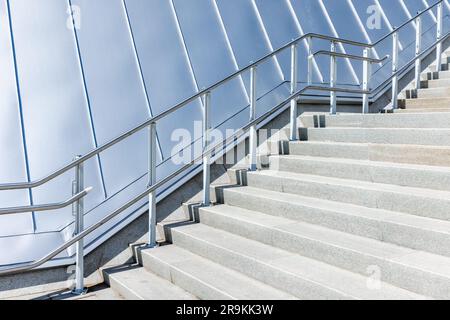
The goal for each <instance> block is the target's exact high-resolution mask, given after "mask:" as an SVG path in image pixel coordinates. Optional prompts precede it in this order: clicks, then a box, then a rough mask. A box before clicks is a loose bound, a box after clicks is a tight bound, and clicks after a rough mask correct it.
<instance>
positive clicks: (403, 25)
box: [371, 0, 445, 47]
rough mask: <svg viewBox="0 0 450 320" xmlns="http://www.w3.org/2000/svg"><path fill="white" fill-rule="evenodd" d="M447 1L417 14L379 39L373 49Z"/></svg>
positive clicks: (441, 1) (442, 0)
mask: <svg viewBox="0 0 450 320" xmlns="http://www.w3.org/2000/svg"><path fill="white" fill-rule="evenodd" d="M444 1H445V0H440V1H438V2H436V3H435V4H433V5H431V6H429V7H428V8H426V9H425V10H423V11H419V12H417V14H416V15H415V16H414V17H412V18H411V19H409V20H408V21H405V22H404V23H402V24H401V25H400V26H398V27H395V28H394V30H392V31H391V32H390V33H388V34H386V35H384V36H383V37H381V38H380V39H378V40H377V41H375V42H374V43H373V44H372V46H371V47H375V46H376V45H378V44H380V43H381V42H383V41H384V40H386V39H387V38H389V37H390V36H392V35H393V34H394V33H396V32H398V31H399V30H400V29H402V28H404V27H405V26H407V25H408V24H410V23H411V22H413V21H415V20H416V19H417V18H420V17H421V16H422V15H423V14H425V13H427V12H429V11H430V10H432V9H434V8H435V7H437V6H438V5H439V4H443V3H444Z"/></svg>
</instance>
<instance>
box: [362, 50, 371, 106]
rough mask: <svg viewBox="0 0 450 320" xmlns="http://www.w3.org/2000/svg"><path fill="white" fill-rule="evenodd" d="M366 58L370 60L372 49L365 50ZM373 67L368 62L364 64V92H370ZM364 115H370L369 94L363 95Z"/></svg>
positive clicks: (365, 61)
mask: <svg viewBox="0 0 450 320" xmlns="http://www.w3.org/2000/svg"><path fill="white" fill-rule="evenodd" d="M363 55H364V58H367V59H368V58H370V48H365V49H364V54H363ZM371 66H372V63H371V62H370V61H368V60H364V62H363V90H364V91H369V90H370V77H371ZM363 113H364V114H365V113H369V94H368V93H364V94H363Z"/></svg>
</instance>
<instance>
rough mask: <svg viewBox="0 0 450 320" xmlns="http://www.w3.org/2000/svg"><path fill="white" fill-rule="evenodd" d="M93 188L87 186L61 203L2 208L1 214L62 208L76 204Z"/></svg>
mask: <svg viewBox="0 0 450 320" xmlns="http://www.w3.org/2000/svg"><path fill="white" fill-rule="evenodd" d="M92 189H93V188H92V187H89V188H86V189H84V190H83V191H81V192H79V193H77V194H75V195H73V196H72V197H70V198H69V199H67V200H66V201H63V202H59V203H51V204H43V205H32V206H23V207H10V208H3V209H0V216H2V215H8V214H15V213H25V212H30V211H34V212H37V211H51V210H57V209H62V208H65V207H68V206H70V205H71V204H74V203H75V202H77V201H78V200H80V199H81V198H83V197H85V196H87V194H88V193H89V192H91V191H92Z"/></svg>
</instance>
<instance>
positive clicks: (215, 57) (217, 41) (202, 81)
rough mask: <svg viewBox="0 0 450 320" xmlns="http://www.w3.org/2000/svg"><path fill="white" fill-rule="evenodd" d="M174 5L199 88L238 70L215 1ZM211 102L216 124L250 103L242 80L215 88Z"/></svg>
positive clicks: (178, 0) (180, 1)
mask: <svg viewBox="0 0 450 320" xmlns="http://www.w3.org/2000/svg"><path fill="white" fill-rule="evenodd" d="M174 4H175V9H176V13H177V17H178V19H179V22H180V26H181V29H182V30H183V35H184V41H185V43H186V46H187V51H188V53H189V56H190V59H191V62H192V67H193V69H194V74H195V78H196V80H197V84H198V86H199V88H203V87H208V86H209V85H211V84H213V83H215V82H217V81H219V80H222V79H223V78H224V77H226V76H228V75H229V74H231V73H233V72H235V71H237V69H238V68H237V66H236V64H235V63H234V61H233V59H234V57H233V55H232V52H231V48H230V47H229V45H228V43H227V40H226V37H225V33H224V30H223V29H222V27H221V24H220V20H219V16H218V13H217V12H216V8H215V6H214V4H213V3H212V2H211V1H204V0H191V1H185V0H174ZM211 103H212V108H211V110H212V112H211V117H212V125H213V126H214V127H215V126H216V125H217V124H219V123H221V122H222V121H224V120H226V119H228V118H229V117H230V116H232V115H233V114H234V113H235V112H236V111H238V110H240V108H242V107H244V106H246V105H247V104H248V97H247V93H246V92H245V88H244V84H243V81H242V79H241V78H240V77H238V78H236V79H234V80H232V81H230V82H228V83H227V84H225V85H223V86H222V87H220V88H218V89H216V90H214V91H213V92H212V95H211Z"/></svg>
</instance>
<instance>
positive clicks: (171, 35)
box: [125, 0, 202, 158]
mask: <svg viewBox="0 0 450 320" xmlns="http://www.w3.org/2000/svg"><path fill="white" fill-rule="evenodd" d="M125 3H126V8H127V11H128V16H129V19H130V22H131V28H132V33H133V36H134V40H135V43H136V48H137V52H138V54H139V59H140V63H141V66H142V72H143V76H144V79H145V83H146V87H147V91H148V94H149V97H150V102H151V109H152V112H153V115H158V114H160V113H162V112H164V111H166V110H168V109H169V108H170V107H172V106H175V105H176V104H178V103H179V102H181V101H183V100H184V99H186V98H188V97H190V96H192V95H194V94H195V93H196V92H197V87H196V83H195V79H194V75H193V73H192V70H191V68H190V65H189V57H188V56H187V54H186V50H185V48H184V44H183V41H182V37H181V34H180V30H179V28H178V22H177V20H176V17H175V13H174V11H173V7H172V4H171V2H170V1H148V0H127V1H126V2H125ZM181 119H183V121H180V120H181ZM201 119H202V111H201V102H200V101H197V102H195V103H191V104H189V105H186V106H185V107H184V108H182V109H180V110H179V111H177V112H175V113H174V114H172V115H171V116H169V117H168V118H166V119H163V120H161V121H160V122H159V123H158V125H157V128H158V133H159V139H160V142H161V146H162V150H163V154H164V156H165V158H167V157H168V156H170V155H171V151H172V148H174V147H175V142H174V141H172V139H171V133H172V132H173V131H174V130H175V129H185V130H188V131H189V132H191V133H193V130H194V121H201Z"/></svg>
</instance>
